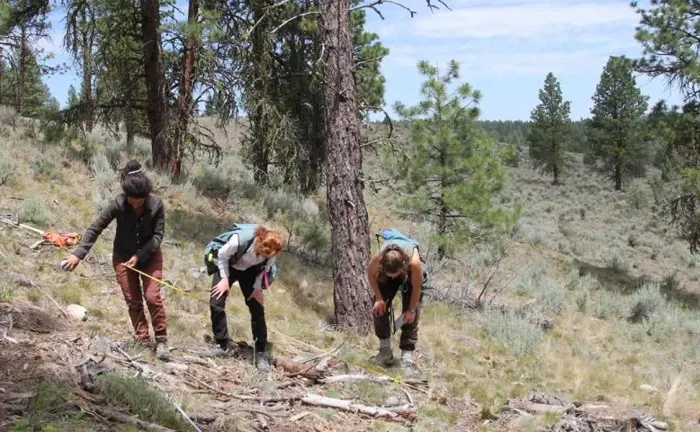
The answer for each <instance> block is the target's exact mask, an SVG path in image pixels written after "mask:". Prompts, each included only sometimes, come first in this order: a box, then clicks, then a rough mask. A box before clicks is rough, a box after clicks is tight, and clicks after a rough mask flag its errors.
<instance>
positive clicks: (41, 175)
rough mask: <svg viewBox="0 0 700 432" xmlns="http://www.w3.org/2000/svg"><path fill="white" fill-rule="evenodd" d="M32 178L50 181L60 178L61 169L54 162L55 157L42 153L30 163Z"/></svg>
mask: <svg viewBox="0 0 700 432" xmlns="http://www.w3.org/2000/svg"><path fill="white" fill-rule="evenodd" d="M32 171H34V179H35V180H37V181H42V180H43V181H51V180H58V179H59V178H61V170H60V169H59V167H58V165H57V164H56V161H55V158H54V157H52V156H51V155H48V154H46V153H42V154H41V155H40V156H39V157H38V158H37V159H36V160H35V161H34V163H33V164H32Z"/></svg>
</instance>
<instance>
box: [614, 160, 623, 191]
mask: <svg viewBox="0 0 700 432" xmlns="http://www.w3.org/2000/svg"><path fill="white" fill-rule="evenodd" d="M615 190H617V191H619V190H622V167H621V166H620V162H617V163H616V164H615Z"/></svg>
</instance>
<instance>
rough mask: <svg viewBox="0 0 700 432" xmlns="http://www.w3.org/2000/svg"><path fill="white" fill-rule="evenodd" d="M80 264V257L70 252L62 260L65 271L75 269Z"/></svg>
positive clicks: (62, 267)
mask: <svg viewBox="0 0 700 432" xmlns="http://www.w3.org/2000/svg"><path fill="white" fill-rule="evenodd" d="M78 264H80V258H78V257H77V256H75V255H73V254H70V255H68V256H67V257H65V258H64V259H63V261H61V264H60V266H61V269H62V270H63V271H73V270H74V269H75V268H76V267H77V266H78Z"/></svg>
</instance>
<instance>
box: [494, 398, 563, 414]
mask: <svg viewBox="0 0 700 432" xmlns="http://www.w3.org/2000/svg"><path fill="white" fill-rule="evenodd" d="M508 406H510V407H512V408H515V409H518V410H522V411H525V412H528V413H530V414H548V413H551V414H564V413H566V412H568V411H570V410H571V409H572V408H573V407H572V406H561V405H547V404H541V403H535V402H522V401H518V400H510V401H508Z"/></svg>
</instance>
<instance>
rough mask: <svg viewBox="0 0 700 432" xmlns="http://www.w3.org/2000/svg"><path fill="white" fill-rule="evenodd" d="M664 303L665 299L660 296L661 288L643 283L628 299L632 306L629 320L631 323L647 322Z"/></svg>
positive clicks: (650, 283)
mask: <svg viewBox="0 0 700 432" xmlns="http://www.w3.org/2000/svg"><path fill="white" fill-rule="evenodd" d="M665 303H666V299H665V298H664V296H663V294H661V287H660V286H659V285H658V284H656V283H652V282H647V283H644V284H643V285H642V286H641V287H640V288H639V289H638V290H637V291H636V292H635V293H634V294H633V295H632V296H631V298H630V304H631V305H632V306H631V308H630V316H629V319H630V321H632V322H641V321H644V320H649V319H651V317H652V315H653V314H654V313H655V312H657V311H659V310H660V309H661V308H662V307H663V305H664V304H665Z"/></svg>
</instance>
